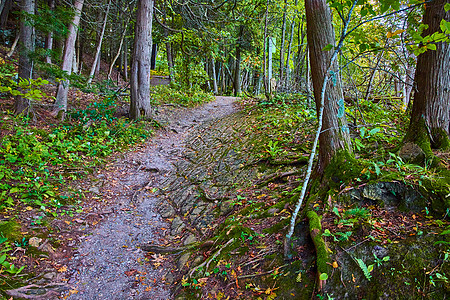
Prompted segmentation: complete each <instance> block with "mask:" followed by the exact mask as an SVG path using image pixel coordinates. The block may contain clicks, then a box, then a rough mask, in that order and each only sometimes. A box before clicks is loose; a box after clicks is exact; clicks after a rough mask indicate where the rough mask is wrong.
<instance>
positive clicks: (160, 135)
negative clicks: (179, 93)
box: [63, 97, 237, 300]
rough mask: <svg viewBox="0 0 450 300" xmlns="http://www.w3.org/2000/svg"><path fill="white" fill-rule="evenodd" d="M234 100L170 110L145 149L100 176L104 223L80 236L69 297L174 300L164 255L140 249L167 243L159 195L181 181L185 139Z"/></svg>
mask: <svg viewBox="0 0 450 300" xmlns="http://www.w3.org/2000/svg"><path fill="white" fill-rule="evenodd" d="M235 100H236V98H232V97H217V99H216V100H215V101H214V102H211V103H208V104H205V105H203V106H201V107H197V108H193V109H175V108H166V109H164V110H162V111H161V112H160V114H159V118H160V123H162V124H163V125H164V130H160V131H158V132H157V133H156V135H155V136H154V137H153V138H152V139H151V140H150V141H149V142H148V143H147V144H146V145H145V146H144V147H142V148H141V149H138V150H136V151H134V152H130V153H127V154H125V155H122V157H121V158H118V159H117V160H116V161H114V162H113V163H111V165H108V166H106V167H105V169H104V170H103V171H101V173H99V174H96V177H97V179H98V182H99V184H97V186H95V187H94V188H93V190H92V191H93V192H95V193H97V194H98V195H97V196H98V199H99V200H98V201H107V202H108V204H107V205H106V206H103V211H100V210H101V209H98V210H99V211H97V212H95V213H96V214H98V215H100V216H102V218H103V219H102V220H101V221H100V222H99V223H98V224H97V225H96V226H95V227H94V228H93V229H90V230H88V231H87V234H85V235H83V236H81V238H80V242H79V244H78V250H77V253H76V254H75V255H74V256H73V259H72V260H71V262H70V264H69V266H68V269H69V272H71V276H70V278H69V281H68V283H69V285H70V287H71V290H70V293H66V294H65V295H63V296H64V298H66V299H71V300H75V299H83V300H94V299H99V300H100V299H110V300H112V299H153V300H156V299H171V294H170V288H171V286H170V280H166V278H167V277H168V276H171V275H170V269H169V267H168V265H167V263H166V261H165V258H163V257H158V256H155V257H147V258H146V257H145V254H146V253H144V252H143V251H142V250H140V249H139V247H138V246H139V245H142V244H146V243H149V242H150V243H154V244H164V242H165V237H166V235H167V234H166V231H167V229H166V228H168V224H167V223H166V222H165V221H164V219H163V218H162V217H161V216H160V214H159V213H158V208H159V207H158V206H159V202H160V201H159V199H158V197H157V195H156V194H153V193H152V191H155V190H157V189H159V188H162V184H163V182H165V181H167V180H168V179H170V177H176V174H175V170H174V163H175V162H176V161H178V160H180V159H182V152H183V151H184V150H185V146H186V137H187V136H188V135H189V134H190V133H192V132H193V130H195V128H197V127H198V126H199V125H201V124H202V123H204V122H207V121H210V120H213V119H217V118H222V117H225V116H227V115H230V114H232V113H234V112H236V111H237V108H236V105H235V104H234V101H235Z"/></svg>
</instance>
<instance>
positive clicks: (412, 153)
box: [398, 143, 425, 163]
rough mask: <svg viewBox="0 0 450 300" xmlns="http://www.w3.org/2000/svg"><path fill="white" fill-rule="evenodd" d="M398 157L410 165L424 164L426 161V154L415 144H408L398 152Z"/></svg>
mask: <svg viewBox="0 0 450 300" xmlns="http://www.w3.org/2000/svg"><path fill="white" fill-rule="evenodd" d="M398 156H400V158H401V159H402V160H403V161H405V162H410V163H422V162H423V161H424V160H425V152H423V150H422V149H421V148H420V147H419V146H418V145H417V144H415V143H406V144H404V145H403V146H402V147H401V148H400V151H399V152H398Z"/></svg>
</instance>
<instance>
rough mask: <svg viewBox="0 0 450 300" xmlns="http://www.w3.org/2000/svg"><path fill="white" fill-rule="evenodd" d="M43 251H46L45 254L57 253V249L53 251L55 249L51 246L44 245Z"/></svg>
mask: <svg viewBox="0 0 450 300" xmlns="http://www.w3.org/2000/svg"><path fill="white" fill-rule="evenodd" d="M41 250H42V251H44V252H48V253H50V254H53V253H55V249H53V247H52V246H51V245H50V244H45V245H43V246H42V248H41Z"/></svg>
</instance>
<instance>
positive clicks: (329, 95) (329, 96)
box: [305, 0, 351, 174]
mask: <svg viewBox="0 0 450 300" xmlns="http://www.w3.org/2000/svg"><path fill="white" fill-rule="evenodd" d="M305 10H306V24H307V30H306V31H307V40H308V47H309V57H310V64H311V75H312V81H313V87H314V99H315V103H316V110H317V112H319V111H320V108H321V93H322V87H323V83H324V79H325V76H326V72H327V71H328V69H329V67H330V62H331V57H332V55H333V53H332V51H323V50H322V49H323V48H324V47H325V46H327V45H328V44H332V45H335V43H336V42H335V36H334V29H333V25H332V19H331V11H330V8H329V6H328V4H327V2H326V0H306V1H305ZM330 72H333V73H331V80H329V81H328V83H327V85H326V87H325V95H324V111H323V123H322V124H323V127H322V128H323V129H322V132H321V134H320V136H319V163H318V169H317V171H318V172H319V174H320V173H322V172H323V171H324V170H325V168H326V167H327V166H328V164H329V163H330V162H331V160H332V158H333V157H334V155H335V154H337V152H338V151H341V150H344V151H348V152H351V143H350V134H349V129H348V127H347V120H346V117H345V107H344V96H343V92H342V87H341V78H340V75H339V66H338V64H337V60H335V61H334V62H333V64H332V65H331V68H330ZM329 74H330V73H329ZM329 76H330V75H329ZM318 115H319V113H318Z"/></svg>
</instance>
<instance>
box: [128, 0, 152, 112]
mask: <svg viewBox="0 0 450 300" xmlns="http://www.w3.org/2000/svg"><path fill="white" fill-rule="evenodd" d="M152 18H153V0H139V2H138V8H137V16H136V25H135V36H134V47H133V58H132V63H131V80H130V89H131V99H130V100H131V103H130V118H131V119H133V120H137V119H140V118H149V117H150V116H151V114H152V109H151V105H150V64H151V62H150V61H151V49H152Z"/></svg>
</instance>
